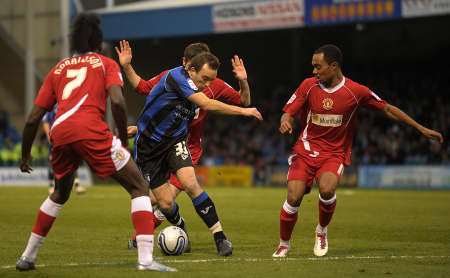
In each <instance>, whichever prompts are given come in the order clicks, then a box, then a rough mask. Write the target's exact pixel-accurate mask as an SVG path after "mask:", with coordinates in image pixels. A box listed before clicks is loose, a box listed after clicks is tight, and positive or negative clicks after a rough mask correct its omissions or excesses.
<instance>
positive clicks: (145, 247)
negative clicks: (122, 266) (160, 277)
mask: <svg viewBox="0 0 450 278" xmlns="http://www.w3.org/2000/svg"><path fill="white" fill-rule="evenodd" d="M136 242H137V249H138V262H139V264H141V265H149V264H151V263H152V262H153V235H138V236H136Z"/></svg>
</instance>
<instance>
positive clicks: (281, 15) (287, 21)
mask: <svg viewBox="0 0 450 278" xmlns="http://www.w3.org/2000/svg"><path fill="white" fill-rule="evenodd" d="M304 14H305V11H304V5H303V0H261V1H246V2H242V3H235V2H234V3H233V2H231V3H226V4H218V5H214V6H213V7H212V21H213V29H214V32H218V33H220V32H236V31H247V30H265V29H278V28H292V27H299V26H303V25H304Z"/></svg>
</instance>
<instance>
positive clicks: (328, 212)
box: [319, 195, 336, 227]
mask: <svg viewBox="0 0 450 278" xmlns="http://www.w3.org/2000/svg"><path fill="white" fill-rule="evenodd" d="M335 208H336V195H334V197H333V198H331V199H330V200H322V199H321V198H320V197H319V223H320V226H322V227H326V226H328V224H330V222H331V218H332V217H333V213H334V209H335Z"/></svg>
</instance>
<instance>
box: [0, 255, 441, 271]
mask: <svg viewBox="0 0 450 278" xmlns="http://www.w3.org/2000/svg"><path fill="white" fill-rule="evenodd" d="M390 259H391V260H399V259H400V260H402V259H415V260H424V259H425V260H426V259H450V256H359V257H358V256H342V257H321V258H318V257H307V258H228V259H192V260H177V259H163V258H157V260H158V261H160V262H164V263H209V262H270V261H274V262H286V261H337V260H390ZM127 264H130V263H129V262H100V263H67V264H38V265H36V267H52V266H59V267H61V266H96V265H97V266H102V265H127ZM15 267H16V266H15V265H3V266H0V268H1V269H10V268H15Z"/></svg>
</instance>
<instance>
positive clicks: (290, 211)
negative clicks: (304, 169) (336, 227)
mask: <svg viewBox="0 0 450 278" xmlns="http://www.w3.org/2000/svg"><path fill="white" fill-rule="evenodd" d="M287 188H288V190H287V198H286V201H284V204H283V206H282V207H281V210H280V243H279V244H278V247H277V249H276V250H275V252H274V253H273V255H272V257H274V258H284V257H286V256H287V254H288V252H289V250H290V249H291V244H290V240H291V236H292V231H293V230H294V227H295V223H297V216H298V209H299V207H300V204H301V203H302V200H303V196H304V194H305V190H306V186H305V182H304V181H300V180H290V181H288V184H287Z"/></svg>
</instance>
